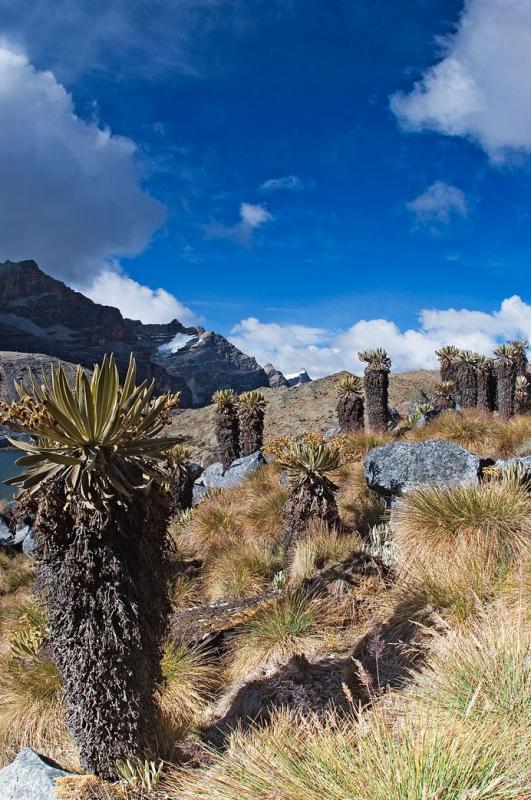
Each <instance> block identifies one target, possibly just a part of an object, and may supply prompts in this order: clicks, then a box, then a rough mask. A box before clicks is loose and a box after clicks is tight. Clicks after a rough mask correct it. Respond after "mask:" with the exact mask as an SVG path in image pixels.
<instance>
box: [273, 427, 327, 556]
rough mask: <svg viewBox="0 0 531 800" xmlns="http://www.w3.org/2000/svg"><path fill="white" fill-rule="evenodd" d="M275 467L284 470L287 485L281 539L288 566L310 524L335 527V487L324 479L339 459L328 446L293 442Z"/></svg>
mask: <svg viewBox="0 0 531 800" xmlns="http://www.w3.org/2000/svg"><path fill="white" fill-rule="evenodd" d="M278 463H279V466H280V467H283V468H284V469H285V470H286V472H287V476H288V482H289V497H288V500H287V502H286V505H285V507H284V535H283V539H284V548H285V554H286V560H287V562H288V563H289V561H290V559H291V556H292V553H293V548H294V546H295V544H296V543H297V542H298V541H300V540H301V539H303V538H304V537H305V535H306V534H307V532H308V526H309V523H310V522H311V521H316V520H321V521H322V522H324V523H326V524H327V525H328V526H329V527H330V528H335V527H337V526H338V525H339V514H338V510H337V503H336V498H335V494H336V492H337V486H336V485H335V484H334V483H333V482H332V481H331V480H330V478H329V477H328V476H329V475H330V473H331V472H333V471H334V470H336V469H338V467H339V466H340V464H341V456H340V453H339V450H337V449H336V448H335V447H332V446H330V445H326V444H319V445H311V444H306V443H304V442H296V443H295V444H293V445H292V447H291V448H290V449H289V450H288V451H287V452H286V453H285V455H284V456H282V457H281V458H280V459H279V462H278Z"/></svg>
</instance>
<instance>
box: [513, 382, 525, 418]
mask: <svg viewBox="0 0 531 800" xmlns="http://www.w3.org/2000/svg"><path fill="white" fill-rule="evenodd" d="M527 393H528V384H527V376H526V375H517V377H516V380H515V382H514V413H515V414H523V413H524V411H525V408H526V405H527Z"/></svg>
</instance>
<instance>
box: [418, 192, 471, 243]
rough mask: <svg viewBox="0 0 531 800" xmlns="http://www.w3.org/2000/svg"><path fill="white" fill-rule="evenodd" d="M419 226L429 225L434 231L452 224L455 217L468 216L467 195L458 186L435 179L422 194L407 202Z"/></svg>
mask: <svg viewBox="0 0 531 800" xmlns="http://www.w3.org/2000/svg"><path fill="white" fill-rule="evenodd" d="M406 208H407V210H408V211H409V212H410V213H411V215H412V216H413V219H414V221H415V224H416V226H417V227H427V228H429V229H430V230H432V231H433V232H434V233H435V232H437V231H439V230H440V229H441V228H444V227H446V226H447V225H449V224H450V222H451V221H452V219H454V218H455V217H462V218H463V217H466V216H467V215H468V206H467V202H466V198H465V195H464V194H463V192H462V191H461V189H458V188H457V186H451V185H450V184H448V183H444V181H435V183H432V184H431V186H428V188H427V189H425V191H424V192H422V194H419V196H418V197H415V199H414V200H411V201H410V202H409V203H406Z"/></svg>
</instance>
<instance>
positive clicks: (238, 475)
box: [222, 450, 266, 489]
mask: <svg viewBox="0 0 531 800" xmlns="http://www.w3.org/2000/svg"><path fill="white" fill-rule="evenodd" d="M265 463H266V460H265V458H264V457H263V455H262V453H261V452H260V450H257V451H256V453H251V455H250V456H245V457H244V458H237V459H236V461H233V462H232V464H231V465H230V467H229V468H228V470H227V471H226V473H225V475H224V476H223V487H222V488H223V489H230V487H231V486H237V485H238V484H239V483H241V482H242V481H243V479H244V478H246V477H247V475H250V474H251V472H254V471H255V470H256V469H259V468H260V467H263V466H264V464H265Z"/></svg>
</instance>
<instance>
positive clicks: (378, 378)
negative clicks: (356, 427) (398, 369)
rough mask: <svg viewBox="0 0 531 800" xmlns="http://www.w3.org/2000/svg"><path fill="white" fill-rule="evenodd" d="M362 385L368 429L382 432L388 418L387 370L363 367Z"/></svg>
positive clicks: (386, 425)
mask: <svg viewBox="0 0 531 800" xmlns="http://www.w3.org/2000/svg"><path fill="white" fill-rule="evenodd" d="M364 386H365V397H366V401H367V421H368V424H369V429H370V430H371V431H374V432H379V433H384V432H385V431H387V427H388V419H389V410H388V409H389V371H388V370H387V369H385V368H377V367H374V366H370V365H369V366H368V367H367V368H366V369H365V375H364Z"/></svg>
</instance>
